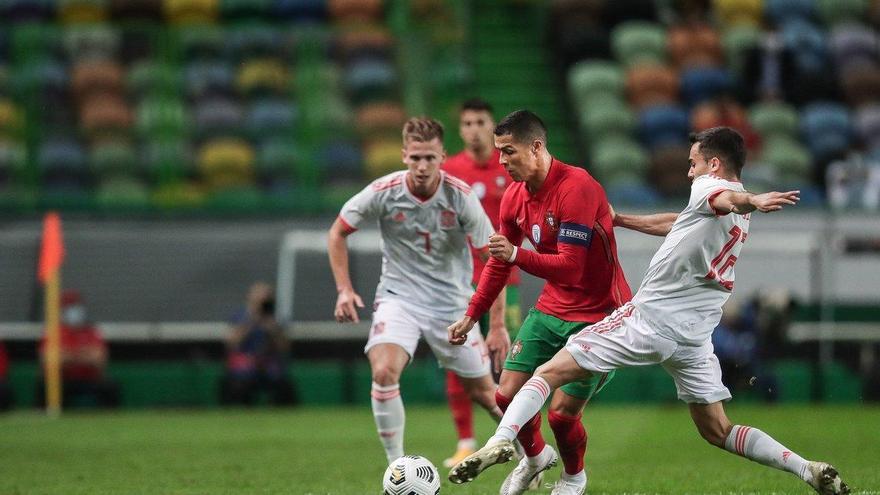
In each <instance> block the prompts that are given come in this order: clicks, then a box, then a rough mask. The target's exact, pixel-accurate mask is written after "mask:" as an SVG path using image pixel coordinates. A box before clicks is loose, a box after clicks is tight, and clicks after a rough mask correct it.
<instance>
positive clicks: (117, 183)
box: [95, 176, 150, 211]
mask: <svg viewBox="0 0 880 495" xmlns="http://www.w3.org/2000/svg"><path fill="white" fill-rule="evenodd" d="M95 200H96V202H97V203H98V206H100V207H103V208H108V209H111V210H113V211H116V210H118V209H131V208H143V207H146V206H147V205H148V204H149V202H150V190H149V188H148V187H147V185H146V184H145V183H144V182H143V180H141V179H140V178H138V177H133V176H115V177H109V178H107V179H104V180H101V181H100V183H99V184H98V188H97V191H96V192H95Z"/></svg>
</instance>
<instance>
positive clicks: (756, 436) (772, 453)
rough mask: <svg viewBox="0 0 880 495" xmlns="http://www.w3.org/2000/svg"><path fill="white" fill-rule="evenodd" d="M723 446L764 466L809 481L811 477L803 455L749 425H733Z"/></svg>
mask: <svg viewBox="0 0 880 495" xmlns="http://www.w3.org/2000/svg"><path fill="white" fill-rule="evenodd" d="M724 448H725V449H726V450H727V451H729V452H733V453H734V454H738V455H741V456H743V457H745V458H746V459H749V460H752V461H755V462H758V463H760V464H763V465H765V466H770V467H774V468H776V469H781V470H783V471H788V472H789V473H793V474H795V475H797V476H798V477H800V478H801V479H802V480H804V481H809V479H808V478H811V477H812V475H811V474H810V472H809V470H808V469H807V464H808V463H807V461H806V460H804V458H803V457H801V456H799V455H797V454H795V453H794V452H792V451H791V450H789V449H787V448H785V446H784V445H782V444H780V443H779V442H777V441H776V440H774V439H773V437H771V436H770V435H768V434H766V433H764V432H763V431H761V430H759V429H757V428H752V427H751V426H743V425H734V427H733V429H732V430H730V435H729V436H728V437H727V440H725V441H724Z"/></svg>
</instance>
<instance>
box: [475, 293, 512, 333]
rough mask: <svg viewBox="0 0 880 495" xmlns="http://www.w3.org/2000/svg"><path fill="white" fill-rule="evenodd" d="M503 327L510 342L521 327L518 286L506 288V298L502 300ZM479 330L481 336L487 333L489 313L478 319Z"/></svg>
mask: <svg viewBox="0 0 880 495" xmlns="http://www.w3.org/2000/svg"><path fill="white" fill-rule="evenodd" d="M504 303H505V305H504V325H506V326H507V332H508V333H509V334H510V340H511V341H512V340H513V339H514V337H516V329H517V328H519V326H520V325H522V309H520V306H519V286H518V285H508V286H507V298H506V299H505V300H504ZM480 328H481V329H482V332H483V336H484V337H485V336H486V332H488V331H489V313H488V312H486V313H485V314H484V315H483V316H481V317H480Z"/></svg>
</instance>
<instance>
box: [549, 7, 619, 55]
mask: <svg viewBox="0 0 880 495" xmlns="http://www.w3.org/2000/svg"><path fill="white" fill-rule="evenodd" d="M553 36H554V38H555V47H556V56H557V57H558V58H559V60H560V62H561V63H562V66H563V67H568V66H570V65H572V64H574V63H576V62H578V61H580V60H589V59H608V58H611V40H610V35H609V34H608V29H607V28H606V27H605V26H603V25H599V24H595V23H593V22H587V23H584V21H583V19H579V18H574V19H563V20H561V21H560V24H558V25H556V27H555V28H554V30H553Z"/></svg>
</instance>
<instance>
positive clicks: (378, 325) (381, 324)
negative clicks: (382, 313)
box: [370, 321, 385, 336]
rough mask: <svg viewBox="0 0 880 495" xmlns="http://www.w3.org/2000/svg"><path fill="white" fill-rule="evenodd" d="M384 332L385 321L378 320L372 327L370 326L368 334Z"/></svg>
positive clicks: (374, 334)
mask: <svg viewBox="0 0 880 495" xmlns="http://www.w3.org/2000/svg"><path fill="white" fill-rule="evenodd" d="M384 332H385V322H384V321H380V322H378V323H375V324H374V325H373V327H372V328H370V335H373V336H376V335H381V334H382V333H384Z"/></svg>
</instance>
